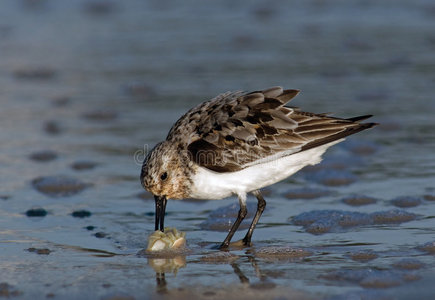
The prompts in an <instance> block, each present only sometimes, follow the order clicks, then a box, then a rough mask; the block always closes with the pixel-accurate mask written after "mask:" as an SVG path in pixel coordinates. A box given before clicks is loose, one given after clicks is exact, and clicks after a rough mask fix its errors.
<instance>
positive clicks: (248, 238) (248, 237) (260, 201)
mask: <svg viewBox="0 0 435 300" xmlns="http://www.w3.org/2000/svg"><path fill="white" fill-rule="evenodd" d="M252 193H253V194H254V195H255V197H257V200H258V204H257V212H256V213H255V216H254V219H253V220H252V223H251V226H249V229H248V232H247V233H246V236H245V238H244V239H243V245H245V246H250V245H251V238H252V233H253V232H254V229H255V225H257V223H258V220H259V219H260V217H261V214H262V213H263V211H264V208H265V207H266V201H265V200H264V198H263V195H261V193H260V191H259V190H255V191H253V192H252Z"/></svg>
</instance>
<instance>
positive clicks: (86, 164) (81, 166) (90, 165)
mask: <svg viewBox="0 0 435 300" xmlns="http://www.w3.org/2000/svg"><path fill="white" fill-rule="evenodd" d="M97 165H98V163H96V162H92V161H76V162H74V163H72V164H71V168H73V169H74V170H76V171H86V170H92V169H94V168H95V167H96V166H97Z"/></svg>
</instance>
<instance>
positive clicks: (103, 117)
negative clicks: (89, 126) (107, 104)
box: [83, 110, 118, 122]
mask: <svg viewBox="0 0 435 300" xmlns="http://www.w3.org/2000/svg"><path fill="white" fill-rule="evenodd" d="M117 116H118V114H117V113H116V112H114V111H109V110H97V111H91V112H87V113H85V114H84V115H83V117H84V118H85V119H88V120H91V121H99V122H107V121H113V120H115V119H116V118H117Z"/></svg>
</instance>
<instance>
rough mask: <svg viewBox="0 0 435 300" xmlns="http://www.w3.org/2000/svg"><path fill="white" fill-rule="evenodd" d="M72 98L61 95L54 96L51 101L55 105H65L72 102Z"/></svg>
mask: <svg viewBox="0 0 435 300" xmlns="http://www.w3.org/2000/svg"><path fill="white" fill-rule="evenodd" d="M70 100H71V99H70V98H69V97H67V96H60V97H56V98H54V99H53V100H52V101H51V103H52V104H53V106H54V107H64V106H67V105H68V104H69V103H70Z"/></svg>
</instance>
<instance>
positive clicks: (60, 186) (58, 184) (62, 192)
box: [32, 175, 89, 197]
mask: <svg viewBox="0 0 435 300" xmlns="http://www.w3.org/2000/svg"><path fill="white" fill-rule="evenodd" d="M32 185H33V187H34V188H35V189H36V190H37V191H39V192H41V193H43V194H45V195H47V196H51V197H68V196H73V195H75V194H77V193H80V192H81V191H83V190H84V189H86V188H87V187H89V184H86V183H83V182H81V181H79V180H78V179H76V178H74V177H70V176H65V175H60V176H47V177H38V178H36V179H34V180H33V181H32Z"/></svg>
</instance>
